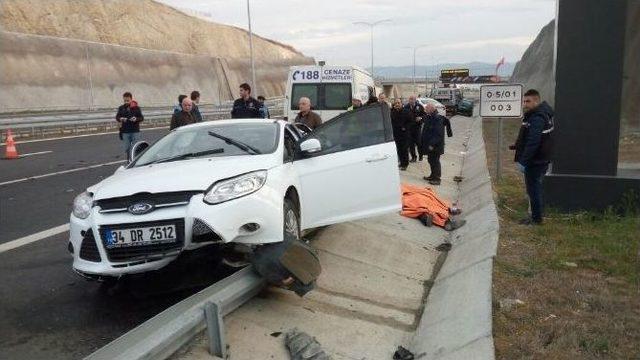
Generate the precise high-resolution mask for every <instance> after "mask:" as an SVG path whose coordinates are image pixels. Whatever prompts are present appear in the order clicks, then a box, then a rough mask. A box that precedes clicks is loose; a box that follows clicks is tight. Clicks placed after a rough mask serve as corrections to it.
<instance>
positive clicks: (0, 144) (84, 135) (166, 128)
mask: <svg viewBox="0 0 640 360" xmlns="http://www.w3.org/2000/svg"><path fill="white" fill-rule="evenodd" d="M159 129H165V130H167V133H168V132H169V127H168V126H157V127H152V128H144V129H140V131H151V130H159ZM117 133H118V131H109V132H103V133H96V134H82V135H70V136H60V137H55V138H46V139H35V140H23V141H16V145H20V144H29V143H36V142H43V141H53V140H64V139H75V138H83V137H88V136H102V135H113V134H117ZM4 145H6V143H0V146H4Z"/></svg>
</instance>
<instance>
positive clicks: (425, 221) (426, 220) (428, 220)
mask: <svg viewBox="0 0 640 360" xmlns="http://www.w3.org/2000/svg"><path fill="white" fill-rule="evenodd" d="M418 220H420V222H421V223H422V225H424V226H426V227H431V225H433V217H432V216H431V215H429V214H422V215H420V216H419V217H418Z"/></svg>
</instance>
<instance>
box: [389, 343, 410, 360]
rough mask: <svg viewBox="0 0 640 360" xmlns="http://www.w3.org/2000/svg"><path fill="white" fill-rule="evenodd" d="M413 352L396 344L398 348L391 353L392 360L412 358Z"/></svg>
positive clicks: (408, 359)
mask: <svg viewBox="0 0 640 360" xmlns="http://www.w3.org/2000/svg"><path fill="white" fill-rule="evenodd" d="M414 359H415V356H414V355H413V353H412V352H411V351H409V350H407V349H405V348H403V347H402V346H398V350H396V352H395V353H394V354H393V360H414Z"/></svg>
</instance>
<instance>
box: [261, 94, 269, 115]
mask: <svg viewBox="0 0 640 360" xmlns="http://www.w3.org/2000/svg"><path fill="white" fill-rule="evenodd" d="M266 100H267V99H265V98H264V96H262V95H258V103H260V108H259V109H258V110H259V111H260V117H261V118H263V119H271V114H270V113H269V108H268V107H267V104H265V103H264V102H265V101H266Z"/></svg>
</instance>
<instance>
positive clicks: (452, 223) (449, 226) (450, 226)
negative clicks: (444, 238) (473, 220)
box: [444, 219, 467, 231]
mask: <svg viewBox="0 0 640 360" xmlns="http://www.w3.org/2000/svg"><path fill="white" fill-rule="evenodd" d="M466 223H467V220H457V221H456V220H451V219H449V220H447V222H446V223H445V224H444V229H445V230H447V231H453V230H455V229H459V228H461V227H462V226H463V225H464V224H466Z"/></svg>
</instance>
